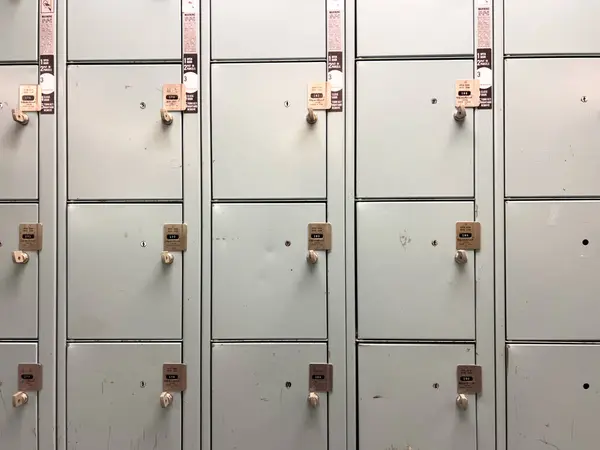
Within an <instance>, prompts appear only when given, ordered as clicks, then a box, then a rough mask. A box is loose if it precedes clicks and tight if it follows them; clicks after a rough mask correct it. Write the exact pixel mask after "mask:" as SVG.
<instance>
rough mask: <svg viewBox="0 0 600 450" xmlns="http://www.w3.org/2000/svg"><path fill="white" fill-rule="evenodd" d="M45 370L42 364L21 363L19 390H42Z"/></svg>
mask: <svg viewBox="0 0 600 450" xmlns="http://www.w3.org/2000/svg"><path fill="white" fill-rule="evenodd" d="M42 385H43V370H42V365H41V364H19V390H20V391H23V392H29V391H41V390H42Z"/></svg>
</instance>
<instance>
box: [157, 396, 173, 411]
mask: <svg viewBox="0 0 600 450" xmlns="http://www.w3.org/2000/svg"><path fill="white" fill-rule="evenodd" d="M172 404H173V394H171V393H170V392H163V393H162V394H160V406H162V407H163V408H168V407H169V406H171V405H172Z"/></svg>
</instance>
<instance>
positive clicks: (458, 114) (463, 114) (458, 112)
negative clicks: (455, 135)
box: [454, 106, 467, 122]
mask: <svg viewBox="0 0 600 450" xmlns="http://www.w3.org/2000/svg"><path fill="white" fill-rule="evenodd" d="M466 118H467V110H466V109H465V107H464V106H457V107H456V109H455V110H454V120H456V121H457V122H464V121H465V119H466Z"/></svg>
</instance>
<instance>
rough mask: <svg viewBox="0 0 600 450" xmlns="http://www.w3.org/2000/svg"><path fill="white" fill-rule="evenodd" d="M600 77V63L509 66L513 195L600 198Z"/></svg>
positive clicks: (508, 154)
mask: <svg viewBox="0 0 600 450" xmlns="http://www.w3.org/2000/svg"><path fill="white" fill-rule="evenodd" d="M563 9H565V10H566V9H568V8H563ZM586 14H589V12H588V13H586ZM529 26H530V25H529ZM507 35H510V33H508V34H507ZM557 38H558V37H557ZM536 39H537V38H536ZM599 74H600V59H587V58H558V59H556V58H549V59H516V60H514V59H512V60H507V61H506V73H505V77H506V79H505V86H506V88H505V91H506V98H505V109H504V112H505V119H504V120H505V149H506V150H505V173H506V176H505V178H506V195H507V196H509V197H517V196H518V197H537V196H548V197H557V196H558V197H559V196H591V195H599V194H600V178H598V171H600V154H599V153H598V151H597V146H598V142H600V127H598V111H599V108H600V86H598V75H599ZM596 94H598V95H596Z"/></svg>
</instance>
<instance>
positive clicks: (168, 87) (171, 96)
mask: <svg viewBox="0 0 600 450" xmlns="http://www.w3.org/2000/svg"><path fill="white" fill-rule="evenodd" d="M185 103H186V94H185V86H184V85H183V84H165V85H164V86H163V108H164V109H166V110H167V111H185V107H186V105H185Z"/></svg>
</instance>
